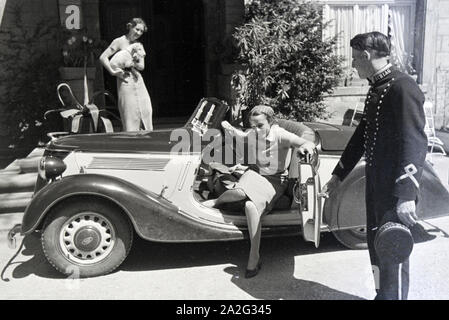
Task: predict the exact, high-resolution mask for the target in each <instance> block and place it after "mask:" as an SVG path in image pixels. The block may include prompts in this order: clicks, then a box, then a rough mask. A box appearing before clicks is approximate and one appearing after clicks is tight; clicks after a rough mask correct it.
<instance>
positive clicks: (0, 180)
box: [0, 173, 37, 194]
mask: <svg viewBox="0 0 449 320" xmlns="http://www.w3.org/2000/svg"><path fill="white" fill-rule="evenodd" d="M36 179H37V173H24V174H14V173H9V174H8V173H2V174H0V194H1V193H14V192H31V191H33V190H34V185H35V183H36Z"/></svg>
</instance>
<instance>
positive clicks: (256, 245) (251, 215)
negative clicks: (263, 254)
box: [245, 201, 262, 270]
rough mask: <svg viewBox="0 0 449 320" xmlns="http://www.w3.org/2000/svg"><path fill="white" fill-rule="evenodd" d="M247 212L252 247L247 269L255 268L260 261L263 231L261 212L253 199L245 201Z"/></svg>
mask: <svg viewBox="0 0 449 320" xmlns="http://www.w3.org/2000/svg"><path fill="white" fill-rule="evenodd" d="M245 214H246V219H247V220H248V231H249V238H250V240H251V248H250V251H249V258H248V266H247V269H249V270H254V269H256V267H257V263H258V262H259V258H260V255H259V249H260V238H261V233H262V224H261V221H260V219H261V214H260V213H259V211H258V210H257V207H256V205H255V204H254V202H252V201H247V202H246V203H245Z"/></svg>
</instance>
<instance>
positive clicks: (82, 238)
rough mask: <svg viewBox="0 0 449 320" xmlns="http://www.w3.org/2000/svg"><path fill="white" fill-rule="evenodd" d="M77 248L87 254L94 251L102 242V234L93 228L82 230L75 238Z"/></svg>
mask: <svg viewBox="0 0 449 320" xmlns="http://www.w3.org/2000/svg"><path fill="white" fill-rule="evenodd" d="M74 240H75V246H76V247H77V248H78V249H79V250H81V251H85V252H90V251H94V250H95V249H97V248H98V246H99V245H100V242H101V234H100V232H99V231H98V230H97V229H95V228H94V227H92V226H88V227H83V228H81V229H80V230H79V231H78V232H77V233H76V234H75V236H74Z"/></svg>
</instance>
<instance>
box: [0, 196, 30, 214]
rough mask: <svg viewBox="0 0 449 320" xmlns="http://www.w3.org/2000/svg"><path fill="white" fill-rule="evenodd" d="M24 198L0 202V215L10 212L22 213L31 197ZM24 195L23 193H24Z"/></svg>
mask: <svg viewBox="0 0 449 320" xmlns="http://www.w3.org/2000/svg"><path fill="white" fill-rule="evenodd" d="M32 194H33V193H32V192H31V195H30V196H27V197H24V198H15V199H14V197H12V198H13V199H8V200H0V214H4V213H11V212H23V211H24V210H25V208H26V207H27V205H28V204H29V203H30V201H31V196H32ZM24 195H25V193H24Z"/></svg>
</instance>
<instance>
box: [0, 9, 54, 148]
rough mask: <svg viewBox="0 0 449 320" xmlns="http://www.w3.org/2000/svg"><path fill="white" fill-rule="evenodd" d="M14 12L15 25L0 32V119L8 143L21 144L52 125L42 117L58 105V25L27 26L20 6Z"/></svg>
mask: <svg viewBox="0 0 449 320" xmlns="http://www.w3.org/2000/svg"><path fill="white" fill-rule="evenodd" d="M13 14H14V15H15V19H14V21H15V22H16V25H15V26H10V30H8V31H7V32H6V31H3V32H1V34H0V36H1V38H0V44H1V47H2V48H7V49H2V52H1V53H0V67H1V70H2V73H0V83H1V84H2V88H1V89H2V91H3V92H2V94H1V95H0V106H1V113H2V117H1V119H0V121H1V126H2V131H4V130H3V128H5V129H6V131H7V134H8V139H9V141H8V144H11V145H14V146H16V147H23V146H29V145H33V144H37V143H38V142H39V141H40V140H43V139H45V132H46V131H48V130H47V128H48V127H49V126H50V125H51V126H54V124H50V123H48V122H47V121H45V120H44V119H43V116H44V113H45V111H46V110H48V109H54V108H55V107H57V106H58V100H57V96H56V87H57V84H58V82H59V74H58V67H59V66H60V65H61V63H62V61H61V60H62V59H61V51H60V46H59V45H58V43H60V41H59V39H58V34H59V26H58V25H56V24H55V25H52V24H49V23H48V22H45V21H42V22H40V23H38V24H37V25H36V27H35V28H29V27H28V28H27V27H25V25H24V23H23V21H22V12H21V8H20V6H17V7H16V8H15V9H14V11H13ZM52 131H54V130H52Z"/></svg>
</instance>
